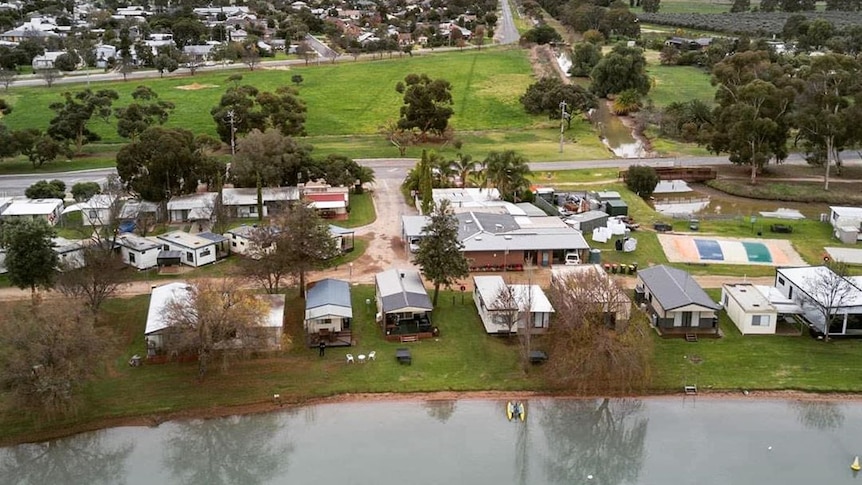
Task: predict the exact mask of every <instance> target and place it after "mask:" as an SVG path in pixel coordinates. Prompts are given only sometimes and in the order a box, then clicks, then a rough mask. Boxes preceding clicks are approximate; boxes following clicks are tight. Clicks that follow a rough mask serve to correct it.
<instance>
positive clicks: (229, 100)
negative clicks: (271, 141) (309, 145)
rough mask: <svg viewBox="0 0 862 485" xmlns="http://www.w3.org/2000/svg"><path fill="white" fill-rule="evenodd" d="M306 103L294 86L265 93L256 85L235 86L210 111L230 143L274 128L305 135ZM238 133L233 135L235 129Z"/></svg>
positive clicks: (222, 138)
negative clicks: (247, 134)
mask: <svg viewBox="0 0 862 485" xmlns="http://www.w3.org/2000/svg"><path fill="white" fill-rule="evenodd" d="M305 113H306V107H305V103H303V102H302V100H301V99H299V97H298V93H297V91H296V90H295V89H293V88H292V87H290V86H280V87H279V88H277V89H276V90H275V92H266V91H264V92H261V91H259V90H258V89H257V88H255V87H254V86H249V85H233V86H231V87H229V88H228V89H227V91H226V92H225V94H224V95H222V97H221V99H220V100H219V104H218V106H215V107H214V108H213V109H212V110H210V114H211V115H212V118H213V121H215V124H216V130H217V131H218V134H219V137H220V138H221V140H222V141H223V142H225V143H230V142H231V139H232V135H233V137H236V136H237V135H242V134H246V133H250V132H251V131H252V130H255V129H257V130H260V131H264V130H266V129H267V128H274V129H277V130H278V131H280V132H281V133H282V134H283V135H286V136H301V135H304V134H305V127H304V124H305ZM232 129H233V130H234V131H233V132H232V131H231V130H232Z"/></svg>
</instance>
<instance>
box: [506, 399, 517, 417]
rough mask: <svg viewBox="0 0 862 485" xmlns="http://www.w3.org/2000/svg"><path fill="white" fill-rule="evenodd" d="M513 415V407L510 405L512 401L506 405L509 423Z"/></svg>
mask: <svg viewBox="0 0 862 485" xmlns="http://www.w3.org/2000/svg"><path fill="white" fill-rule="evenodd" d="M514 414H515V405H514V404H512V401H509V402H508V403H507V404H506V417H507V418H509V421H511V420H512V416H513V415H514Z"/></svg>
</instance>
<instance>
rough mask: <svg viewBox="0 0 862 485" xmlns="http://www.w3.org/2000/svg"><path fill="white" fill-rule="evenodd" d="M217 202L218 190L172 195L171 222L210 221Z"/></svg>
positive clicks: (169, 203)
mask: <svg viewBox="0 0 862 485" xmlns="http://www.w3.org/2000/svg"><path fill="white" fill-rule="evenodd" d="M217 203H218V193H216V192H203V193H200V194H191V195H182V196H177V197H171V200H169V201H168V220H169V221H170V222H171V223H177V222H199V223H203V222H210V221H212V219H213V215H214V213H215V208H216V204H217Z"/></svg>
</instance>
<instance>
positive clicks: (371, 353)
mask: <svg viewBox="0 0 862 485" xmlns="http://www.w3.org/2000/svg"><path fill="white" fill-rule="evenodd" d="M376 355H377V351H376V350H372V351H371V352H368V360H375V359H374V357H375V356H376Z"/></svg>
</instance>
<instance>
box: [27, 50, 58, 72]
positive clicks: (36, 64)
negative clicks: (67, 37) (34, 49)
mask: <svg viewBox="0 0 862 485" xmlns="http://www.w3.org/2000/svg"><path fill="white" fill-rule="evenodd" d="M65 53H66V51H46V52H45V53H44V54H42V55H40V56H36V57H34V58H33V62H32V63H31V65H32V66H33V70H34V71H39V70H42V69H53V68H54V62H55V61H56V60H57V58H58V57H60V56H62V55H63V54H65Z"/></svg>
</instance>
